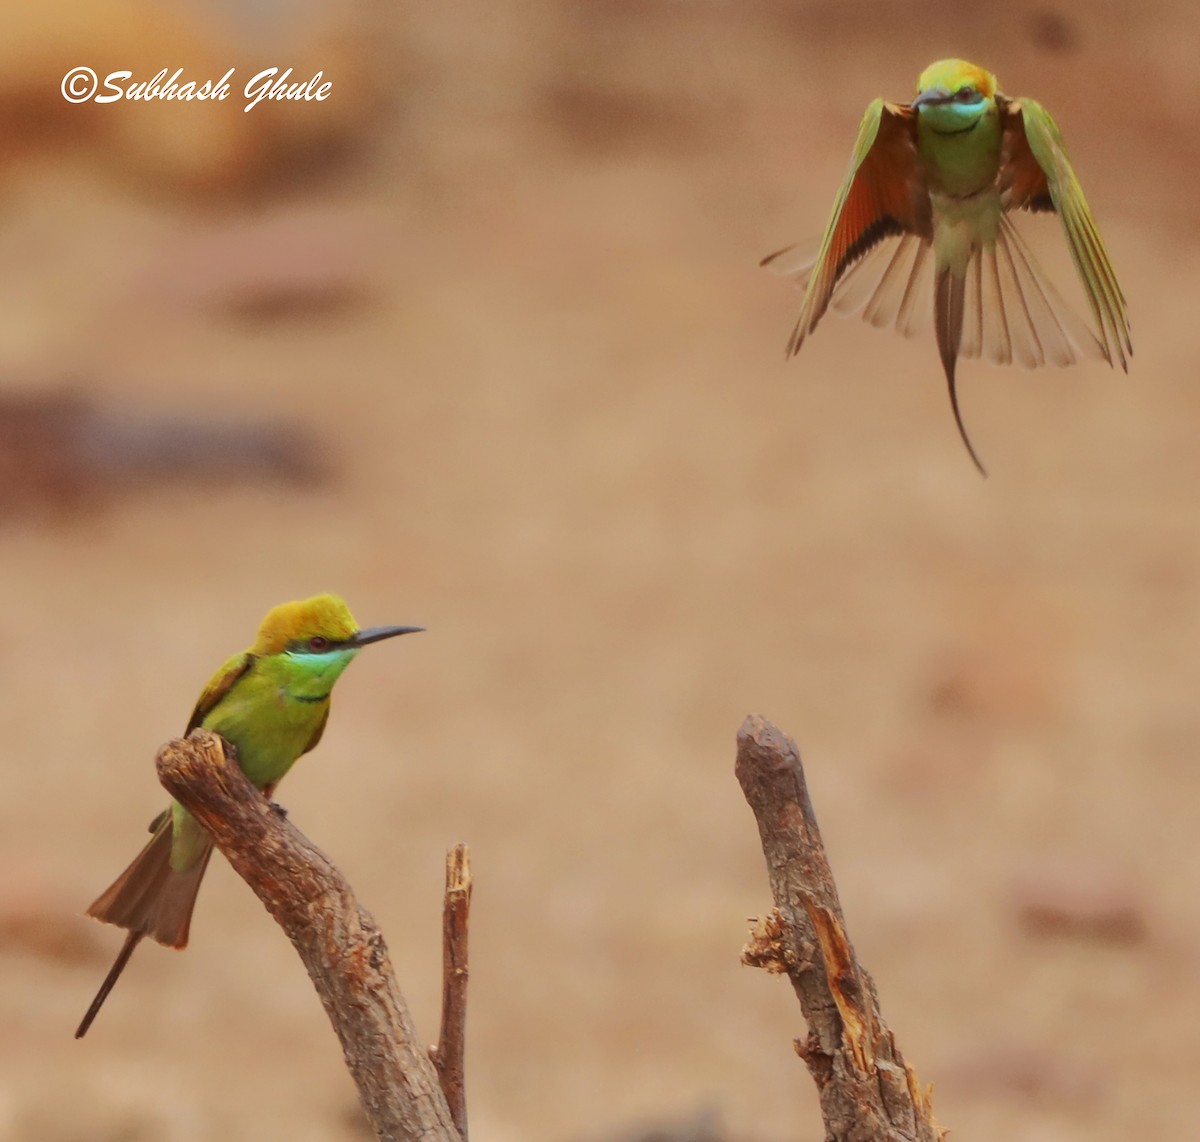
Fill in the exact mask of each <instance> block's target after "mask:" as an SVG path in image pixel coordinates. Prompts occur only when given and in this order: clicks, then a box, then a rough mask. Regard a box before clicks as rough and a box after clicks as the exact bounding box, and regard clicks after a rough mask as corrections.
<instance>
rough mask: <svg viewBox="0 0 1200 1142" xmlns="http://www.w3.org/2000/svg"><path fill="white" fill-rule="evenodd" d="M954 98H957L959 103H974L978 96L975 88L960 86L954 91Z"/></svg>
mask: <svg viewBox="0 0 1200 1142" xmlns="http://www.w3.org/2000/svg"><path fill="white" fill-rule="evenodd" d="M954 98H955V99H957V100H958V101H959V103H974V102H975V98H976V96H975V88H973V87H970V86H967V87H960V88H959V89H958V90H957V91H956V92H955V93H954Z"/></svg>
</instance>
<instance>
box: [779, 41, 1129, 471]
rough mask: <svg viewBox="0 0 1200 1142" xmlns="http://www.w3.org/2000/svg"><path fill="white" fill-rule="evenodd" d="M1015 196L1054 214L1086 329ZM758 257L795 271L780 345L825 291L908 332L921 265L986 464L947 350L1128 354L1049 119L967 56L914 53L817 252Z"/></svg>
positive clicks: (916, 319) (876, 110) (1124, 320)
mask: <svg viewBox="0 0 1200 1142" xmlns="http://www.w3.org/2000/svg"><path fill="white" fill-rule="evenodd" d="M1017 210H1028V211H1035V212H1037V211H1053V212H1054V213H1056V214H1057V215H1058V217H1059V221H1060V222H1061V223H1062V228H1063V233H1064V235H1065V236H1066V239H1067V245H1068V247H1069V249H1070V251H1071V257H1072V260H1073V261H1074V263H1075V269H1076V270H1077V271H1078V273H1079V278H1080V281H1081V282H1082V283H1083V288H1084V293H1085V295H1086V297H1087V301H1088V307H1089V309H1090V310H1091V314H1092V318H1093V322H1094V326H1095V328H1094V329H1093V328H1091V327H1089V325H1088V324H1087V323H1086V322H1084V321H1082V320H1081V319H1080V318H1079V317H1078V316H1076V315H1075V314H1074V313H1073V312H1072V311H1071V309H1070V308H1069V307H1068V305H1067V304H1066V302H1064V301H1063V300H1062V298H1061V297H1060V296H1059V295H1058V293H1057V292H1056V291H1055V289H1054V287H1053V286H1052V285H1051V284H1050V283H1049V281H1048V280H1047V279H1046V277H1045V276H1044V275H1043V274H1042V272H1041V271H1040V269H1039V268H1038V266H1037V263H1036V262H1035V261H1034V258H1033V254H1032V252H1031V251H1030V249H1029V247H1028V246H1027V245H1026V244H1025V242H1024V240H1023V239H1022V238H1021V237H1020V235H1019V234H1018V233H1017V230H1016V228H1015V226H1014V225H1013V221H1012V217H1011V215H1012V212H1013V211H1017ZM931 255H932V256H931ZM763 265H766V266H770V267H771V268H772V269H775V270H777V271H778V272H781V273H785V274H789V275H794V276H797V277H800V278H802V279H803V278H805V277H806V278H807V284H806V286H805V288H804V300H803V301H802V302H801V305H800V316H799V319H798V320H797V322H796V327H795V329H794V330H793V331H792V336H791V340H790V341H789V342H788V348H787V351H788V356H791V355H792V354H794V353H798V352H799V351H800V346H801V345H803V344H804V340H805V338H806V337H807V336H808V335H809V334H810V333H812V331H813V330H814V329H815V328H816V327H817V323H818V322H819V321H820V320H821V318H822V316H823V315H824V314H825V311H826V310H827V309H828V308H829V306H830V305H831V304H832V306H833V308H834V309H835V311H838V312H842V313H861V314H862V316H863V317H864V318H865V319H866V320H867V321H869V322H870V323H871V324H872V325H875V326H878V327H886V326H889V325H891V326H894V327H895V328H896V329H897V330H898V331H899V332H901V333H903V334H904V335H905V336H911V335H912V334H914V333H916V332H917V331H918V330H919V329H920V328H921V326H922V324H923V319H924V318H925V317H926V316H927V315H928V313H929V307H928V301H927V298H928V290H929V281H930V278H931V277H932V287H933V316H934V327H935V332H936V335H937V344H938V352H939V354H940V356H941V361H942V367H943V369H944V370H945V373H946V383H947V385H948V386H949V390H950V406H951V409H952V410H953V412H954V420H955V423H956V424H957V425H958V431H959V435H960V436H961V437H962V440H963V443H964V444H965V445H966V447H967V451H968V452H969V453H970V456H971V459H972V460H973V461H974V463H975V466H976V467H977V468H978V469H979V471H980V472H982V473H983V474H984V475H986V474H987V473H986V471H985V470H984V467H983V464H982V463H981V462H980V459H979V456H978V454H977V453H976V451H975V449H974V447H973V446H972V445H971V440H970V437H969V436H968V435H967V430H966V427H965V425H964V424H963V419H962V414H961V412H960V411H959V407H958V391H957V385H956V377H955V366H956V364H957V361H958V358H959V356H960V355H961V356H964V357H980V356H983V357H986V358H988V359H989V360H991V361H994V362H995V363H997V364H1010V363H1011V362H1013V361H1016V362H1017V363H1019V364H1021V365H1024V366H1026V367H1027V368H1035V367H1037V366H1039V365H1070V364H1073V363H1074V362H1075V361H1077V360H1079V359H1080V358H1081V357H1094V358H1098V359H1103V360H1105V361H1108V363H1109V364H1110V365H1113V366H1116V365H1118V364H1119V365H1120V366H1121V368H1122V369H1124V370H1126V371H1128V368H1129V358H1130V356H1131V355H1132V352H1133V349H1132V345H1131V343H1130V339H1129V317H1128V315H1127V313H1126V310H1125V298H1124V296H1123V295H1122V293H1121V287H1120V286H1119V285H1118V284H1117V277H1116V274H1115V273H1114V271H1113V268H1112V263H1111V262H1110V261H1109V257H1108V251H1107V250H1106V249H1105V248H1104V242H1103V240H1102V239H1101V237H1100V232H1099V230H1098V229H1097V228H1096V223H1095V220H1094V219H1093V218H1092V212H1091V210H1090V209H1089V208H1088V204H1087V199H1086V198H1085V197H1084V195H1083V188H1082V187H1081V186H1080V185H1079V180H1078V179H1077V178H1076V177H1075V171H1074V170H1073V169H1072V167H1071V163H1070V161H1069V160H1068V158H1067V151H1066V146H1065V145H1064V143H1063V139H1062V135H1061V134H1060V133H1059V130H1058V127H1057V125H1056V124H1055V122H1054V120H1053V119H1052V118H1051V117H1050V115H1049V113H1048V112H1047V111H1046V109H1045V108H1044V107H1042V105H1041V104H1040V103H1036V102H1035V101H1034V100H1032V99H1010V98H1008V97H1007V96H1005V95H1002V94H1001V93H1000V92H999V91H997V89H996V77H995V76H994V75H992V74H991V73H990V72H988V71H985V70H984V69H983V68H981V67H976V66H975V65H974V64H971V63H967V62H966V61H965V60H959V59H947V60H939V61H938V62H937V63H934V64H931V65H930V66H929V67H927V68H926V69H925V71H924V72H922V74H921V77H920V78H919V79H918V80H917V96H916V98H915V99H914V100H913V101H912V102H911V103H909V104H900V103H888V102H886V101H885V100H883V99H876V100H875V101H874V102H873V103H871V105H870V106H869V107H868V108H867V113H866V114H865V115H864V116H863V121H862V124H861V126H860V127H859V130H858V141H857V142H856V143H855V146H854V156H853V158H852V159H851V161H850V170H849V171H848V173H847V175H846V179H845V181H844V182H843V183H842V187H841V189H840V190H839V191H838V196H837V200H836V201H835V202H834V205H833V212H832V214H831V215H830V218H829V225H828V226H827V227H826V229H825V234H824V236H823V237H822V239H821V242H820V245H819V247H818V248H817V251H816V254H815V256H812V255H811V252H804V251H801V250H800V248H799V247H795V246H789V247H787V248H786V249H784V250H780V251H778V252H777V253H775V254H771V255H770V256H769V257H767V258H764V259H763ZM930 271H932V273H931V272H930ZM923 299H925V300H923Z"/></svg>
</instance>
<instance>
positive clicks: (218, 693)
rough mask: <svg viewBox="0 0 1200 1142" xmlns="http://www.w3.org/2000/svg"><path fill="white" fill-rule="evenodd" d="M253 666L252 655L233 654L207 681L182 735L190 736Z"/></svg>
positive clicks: (244, 652) (246, 653) (246, 651)
mask: <svg viewBox="0 0 1200 1142" xmlns="http://www.w3.org/2000/svg"><path fill="white" fill-rule="evenodd" d="M253 665H254V655H253V654H251V653H250V652H249V651H248V650H245V651H242V653H241V654H235V655H234V656H233V657H232V658H231V659H229V661H228V662H226V663H225V665H224V666H222V667H221V669H220V670H218V671H217V672H216V674H214V675H213V676H212V678H210V679H209V681H208V685H207V686H205V687H204V690H203V691H202V692H201V694H200V699H199V701H198V702H197V703H196V708H195V709H194V710H193V711H192V716H191V718H190V719H189V720H188V724H187V729H186V730H184V731H183V732H184V734H185V735H186V734H190V733H191V732H192V730H194V729H195V728H196V727H197V726H199V725H201V724H202V723H203V721H204V719H205V718H207V717H208V715H209V714H211V713H212V711H213V707H214V706H215V705H216V704H217V703H218V702H219V701H220V700H221V699H222V698H224V697H225V695H226V694H228V693H229V691H230V690H232V689H233V686H234V684H235V683H236V682H237V681H238V679H239V678H241V677H242V676H243V675H244V674H245V673H246V672H247V671H248V670H249V669H250V667H252V666H253Z"/></svg>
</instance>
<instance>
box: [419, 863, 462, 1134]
mask: <svg viewBox="0 0 1200 1142" xmlns="http://www.w3.org/2000/svg"><path fill="white" fill-rule="evenodd" d="M470 915H471V858H470V855H469V854H468V852H467V846H466V845H464V844H461V843H460V844H457V845H455V846H454V848H452V849H451V850H450V851H449V852H447V853H446V899H445V903H444V904H443V905H442V1028H441V1031H440V1032H439V1034H438V1044H437V1046H436V1047H434V1048H433V1050H432V1051H430V1052H429V1054H430V1057H431V1058H432V1059H433V1065H434V1066H435V1067H436V1068H437V1074H438V1080H439V1081H440V1082H441V1084H442V1093H443V1094H444V1095H445V1096H446V1102H448V1103H449V1104H450V1114H451V1115H452V1116H453V1118H454V1125H455V1126H457V1127H458V1132H459V1134H461V1135H462V1140H463V1142H467V1094H466V1086H465V1082H464V1078H463V1051H464V1049H465V1047H466V1023H467V978H468V976H469V975H470V972H469V970H468V965H467V923H468V921H469V919H470Z"/></svg>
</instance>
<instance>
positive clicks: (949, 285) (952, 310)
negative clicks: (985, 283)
mask: <svg viewBox="0 0 1200 1142" xmlns="http://www.w3.org/2000/svg"><path fill="white" fill-rule="evenodd" d="M966 285H967V281H966V278H965V277H963V276H962V275H959V274H956V273H954V271H953V270H951V269H949V268H948V267H945V266H943V267H942V268H941V269H939V270H938V272H937V281H936V283H935V286H934V302H933V304H934V325H935V326H936V328H937V343H938V353H939V354H940V355H941V358H942V368H943V369H944V370H945V371H946V384H947V386H948V387H949V389H950V408H951V410H952V411H953V413H954V423H955V424H957V425H958V434H959V436H961V437H962V442H963V443H964V444H965V445H966V446H967V452H968V453H969V454H970V457H971V459H972V461H974V464H975V467H976V468H978V469H979V472H980V474H981V475H983V476H986V475H987V469H986V468H985V467H984V466H983V463H982V461H980V459H979V456H978V454H977V453H976V451H975V447H974V445H972V443H971V438H970V437H969V436H968V435H967V426H966V425H965V424H964V423H963V418H962V413H961V411H960V410H959V407H958V384H957V380H956V377H955V366H956V365H957V363H958V350H959V347H960V345H961V344H962V333H963V308H964V306H963V302H964V299H965V297H966Z"/></svg>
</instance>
